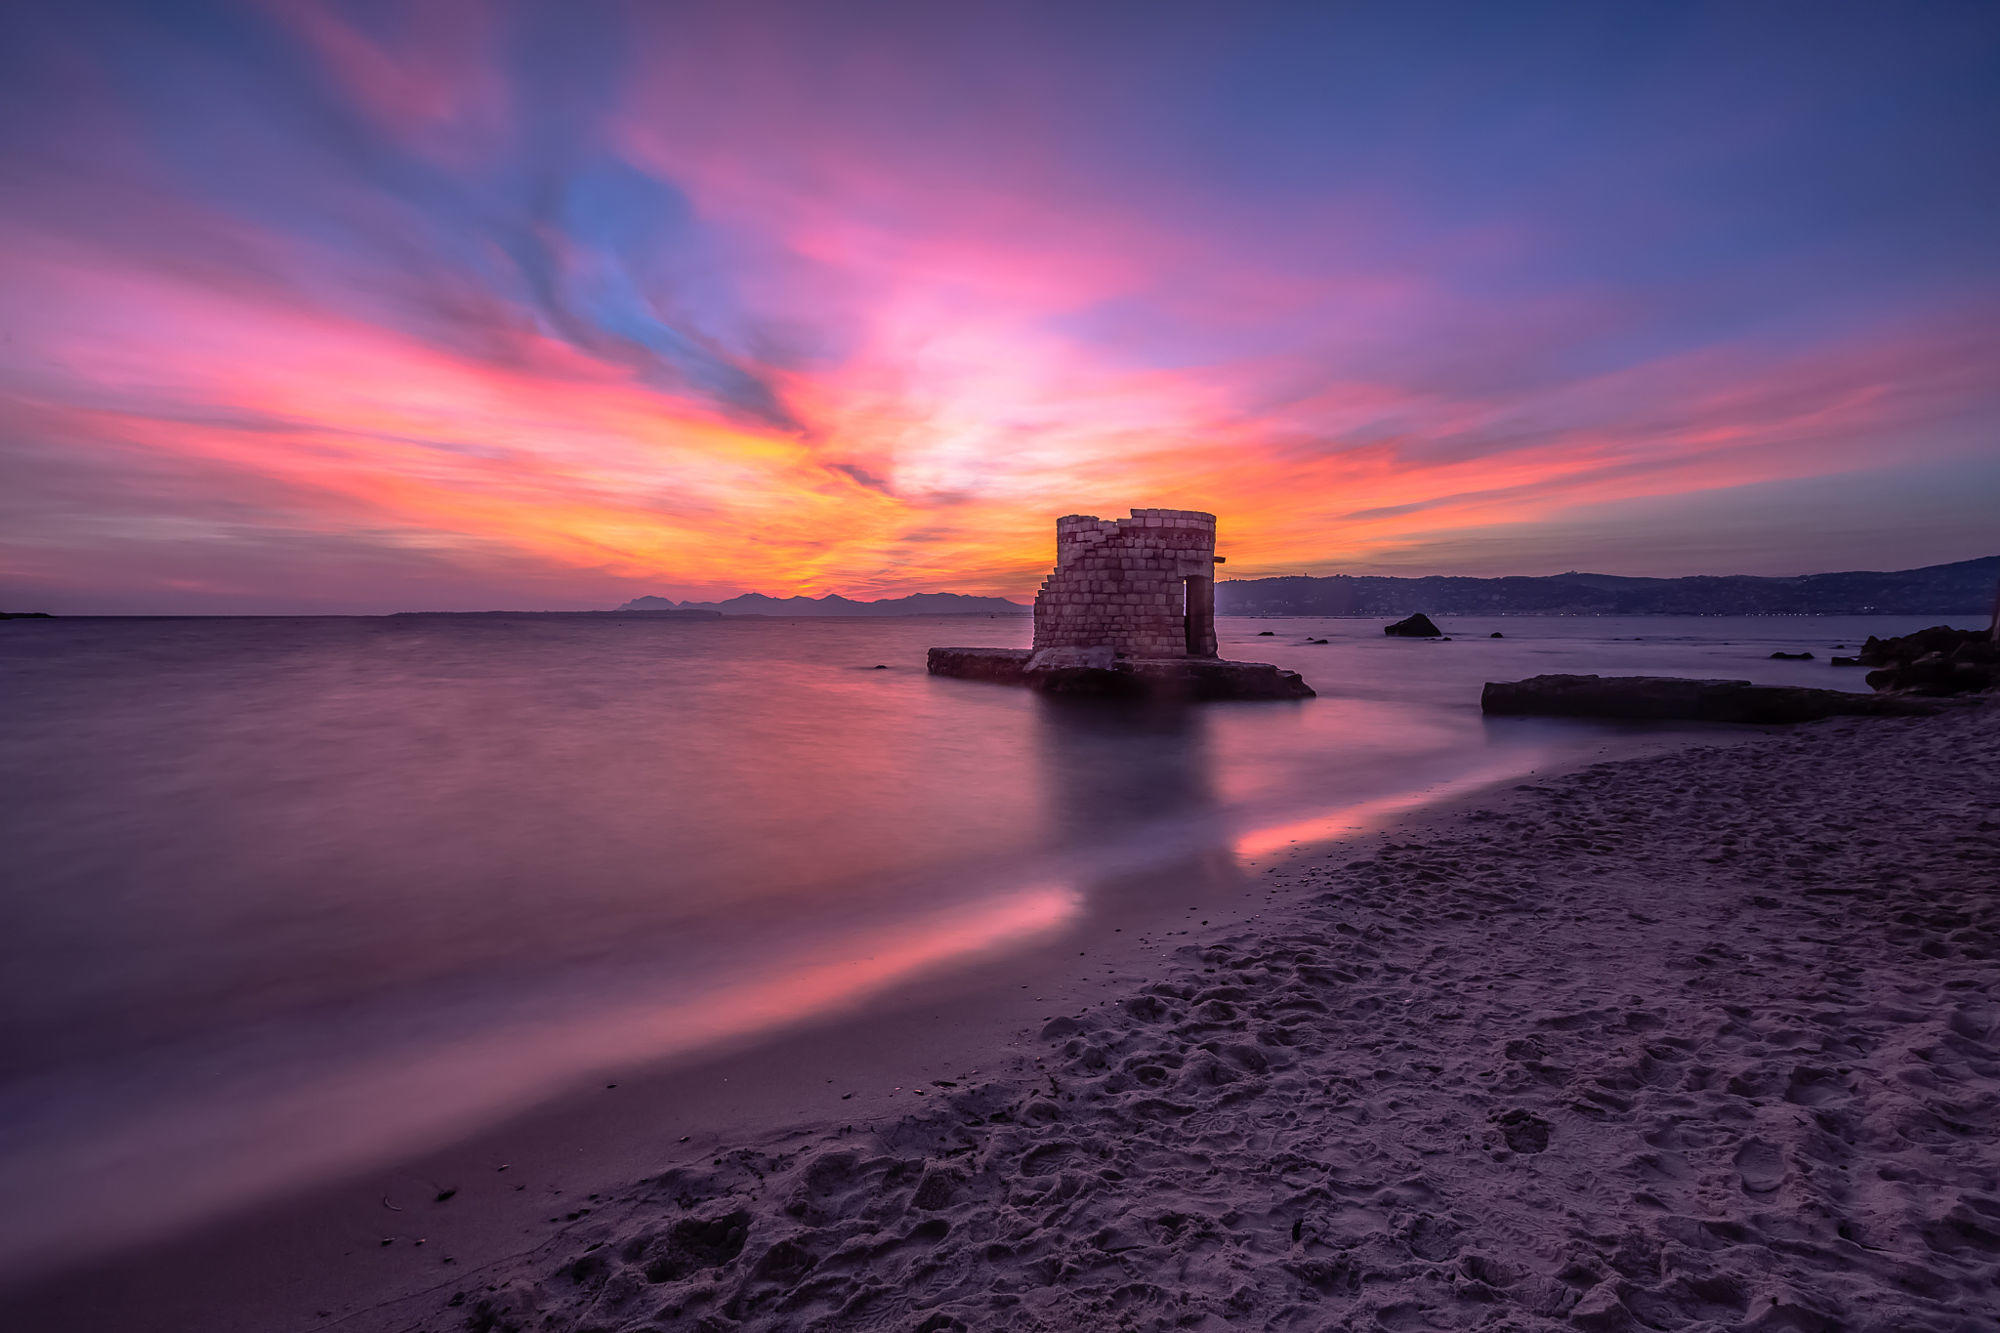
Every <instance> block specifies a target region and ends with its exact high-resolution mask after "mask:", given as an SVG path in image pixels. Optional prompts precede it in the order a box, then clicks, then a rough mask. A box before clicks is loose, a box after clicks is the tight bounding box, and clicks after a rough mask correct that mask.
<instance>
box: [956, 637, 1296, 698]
mask: <svg viewBox="0 0 2000 1333" xmlns="http://www.w3.org/2000/svg"><path fill="white" fill-rule="evenodd" d="M929 665H930V672H931V674H932V675H933V676H952V677H955V678H957V679H959V680H983V681H990V682H992V683H993V684H996V685H1025V686H1027V687H1028V688H1029V689H1032V690H1037V691H1039V692H1041V693H1043V694H1061V695H1073V696H1094V697H1100V698H1118V699H1132V698H1142V699H1185V700H1189V701H1193V702H1201V703H1210V702H1221V701H1226V700H1232V699H1246V700H1260V699H1310V698H1312V697H1313V694H1314V692H1313V688H1312V686H1310V685H1308V684H1306V683H1305V681H1304V679H1302V678H1301V677H1300V675H1299V673H1298V672H1296V671H1285V670H1282V669H1280V668H1278V667H1275V666H1272V665H1271V664H1269V663H1268V662H1225V661H1223V660H1222V659H1220V658H1214V657H1119V656H1117V655H1116V654H1115V653H1113V652H1112V651H1111V650H1110V649H1108V648H1045V649H1043V650H1041V651H1040V652H1035V651H1033V650H1030V649H1027V648H933V649H931V651H930V663H929Z"/></svg>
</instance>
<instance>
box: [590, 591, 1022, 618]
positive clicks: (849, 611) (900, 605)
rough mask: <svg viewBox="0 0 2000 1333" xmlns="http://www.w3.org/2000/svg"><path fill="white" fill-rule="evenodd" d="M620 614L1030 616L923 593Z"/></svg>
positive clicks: (649, 606)
mask: <svg viewBox="0 0 2000 1333" xmlns="http://www.w3.org/2000/svg"><path fill="white" fill-rule="evenodd" d="M618 609H619V610H620V611H720V612H721V613H722V614H723V615H725V616H964V615H1008V616H1018V615H1026V614H1027V613H1028V608H1027V607H1025V606H1022V605H1021V604H1020V603H1018V602H1010V601H1008V600H1007V599H1006V598H1004V597H970V596H967V595H966V594H964V593H957V592H919V593H912V594H910V595H909V596H908V597H885V598H883V599H882V600H880V601H876V602H856V601H852V600H850V599H849V598H846V597H842V596H839V595H838V594H829V595H827V596H825V597H766V596H765V595H764V594H763V593H761V592H746V593H744V594H743V595H742V596H740V597H731V598H730V599H729V600H728V601H725V602H676V601H673V600H672V599H670V598H666V597H634V598H633V599H632V600H631V601H629V602H627V603H625V605H623V606H621V607H619V608H618Z"/></svg>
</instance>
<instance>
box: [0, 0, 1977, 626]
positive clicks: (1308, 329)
mask: <svg viewBox="0 0 2000 1333" xmlns="http://www.w3.org/2000/svg"><path fill="white" fill-rule="evenodd" d="M1997 216H2000V6H1995V5H1993V4H1990V3H1970V4H1962V5H1961V4H1954V3H1950V2H1949V0H1927V2H1926V3H1924V4H1920V5H1911V4H1905V3H1881V4H1869V5H1848V4H1841V3H1828V2H1827V0H1817V2H1815V3H1807V4H1796V5H1794V4H1783V3H1777V2H1775V0H1772V2H1768V3H1766V2H1763V0H1751V2H1749V3H1726V4H1717V5H1713V6H1704V5H1700V4H1693V3H1674V4H1659V5H1654V4H1647V3H1636V2H1634V3H1621V4H1616V5H1604V4H1598V3H1590V4H1579V5H1569V6H1538V5H1533V4H1526V3H1510V4H1505V5H1493V4H1484V3H1477V4H1466V5H1441V4H1436V5H1434V4H1425V3H1393V4H1392V3H1383V4H1368V5H1343V4H1336V3H1316V4H1300V5H1261V4H1254V3H1235V4H1221V3H1216V4H1206V5H1178V4H1172V3H1165V2H1154V3H1145V4H1131V5H1124V4H1115V3H1109V2H1105V3H1087V4H1079V3H1075V2H1074V0H1068V2H1066V3H1062V4H1051V5H1036V4H1030V3H1011V4H1004V5H993V6H983V5H979V4H974V3H969V2H968V3H950V4H935V3H926V4H909V5H882V4H871V3H867V2H866V0H850V2H843V3H841V4H837V5H829V4H796V5H764V4H758V3H751V2H749V0H744V2H742V3H727V4H714V5H699V4H674V3H664V2H655V3H638V4H630V5H622V4H617V3H613V2H612V0H570V2H568V3H560V4H557V3H548V4H507V3H501V2H500V0H490V2H489V0H478V2H474V0H369V2H368V3H331V2H322V0H264V2H260V3H229V4H223V3H207V2H206V0H186V2H185V3H173V4H152V5H139V4H132V5H121V4H100V3H96V2H95V0H60V2H55V0H48V2H44V0H14V2H13V3H11V4H9V5H7V6H5V7H0V255H4V260H0V609H12V610H49V611H55V612H59V613H61V612H71V613H90V612H98V613H126V612H176V613H197V612H199V613H207V612H219V613H235V612H242V613H248V612H374V611H388V610H399V609H426V608H428V609H485V608H493V607H515V608H586V607H603V606H615V605H617V604H618V603H620V602H622V601H624V600H626V599H627V598H630V597H633V596H637V595H640V594H645V593H650V594H657V595H663V596H668V597H675V598H711V597H717V596H727V595H730V594H733V593H736V592H740V591H746V590H754V591H760V592H765V593H770V594H774V595H785V594H797V593H803V594H809V595H820V594H824V593H829V592H838V593H842V594H844V595H847V596H852V597H881V596H895V595H900V594H903V593H909V592H920V591H946V590H949V591H960V592H968V593H985V594H1001V595H1008V596H1013V597H1016V598H1021V599H1026V598H1027V597H1029V596H1031V595H1032V593H1033V590H1034V588H1035V586H1036V584H1037V583H1038V581H1039V580H1040V578H1041V576H1042V574H1043V573H1044V572H1045V569H1046V566H1047V564H1048V563H1049V561H1050V559H1051V558H1052V557H1051V551H1052V548H1053V531H1054V519H1055V518H1056V517H1057V516H1058V515H1060V514H1065V513H1097V514H1103V515H1108V516H1115V515H1121V514H1123V513H1124V512H1125V511H1126V510H1127V509H1130V508H1133V507H1151V506H1166V507H1176V508H1193V509H1203V510H1209V511H1212V512H1214V513H1216V514H1218V515H1219V516H1220V549H1221V550H1222V552H1223V553H1224V554H1225V555H1227V557H1228V559H1229V564H1228V567H1227V573H1228V574H1229V576H1231V577H1238V578H1241V577H1256V576H1259V575H1266V574H1297V573H1316V574H1317V573H1340V572H1348V573H1401V574H1429V573H1460V574H1501V573H1508V574H1516V573H1519V574H1535V573H1549V572H1556V571H1561V570H1567V569H1587V570H1594V571H1600V572H1607V573H1623V574H1651V575H1674V574H1689V573H1761V574H1796V573H1806V572H1813V571H1819V570H1831V569H1897V568H1907V567H1912V566H1916V565H1922V564H1931V563H1939V562H1943V561H1948V560H1959V559H1968V558H1972V557H1975V556H1983V555H1989V554H1993V553H1995V552H1996V551H2000V518H1996V514H2000V424H1996V423H2000V411H1996V409H2000V228H1996V226H1995V224H1994V218H1995V217H1997Z"/></svg>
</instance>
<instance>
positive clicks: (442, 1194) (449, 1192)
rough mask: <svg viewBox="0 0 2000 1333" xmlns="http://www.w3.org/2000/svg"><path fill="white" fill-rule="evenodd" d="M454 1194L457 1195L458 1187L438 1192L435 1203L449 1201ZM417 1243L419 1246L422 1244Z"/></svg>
mask: <svg viewBox="0 0 2000 1333" xmlns="http://www.w3.org/2000/svg"><path fill="white" fill-rule="evenodd" d="M456 1193H458V1186H456V1185H453V1186H452V1187H451V1188H450V1189H442V1190H439V1191H438V1196H437V1202H439V1203H443V1202H444V1201H445V1200H446V1199H449V1198H450V1197H451V1196H452V1195H454V1194H456ZM418 1243H419V1244H421V1243H422V1242H418Z"/></svg>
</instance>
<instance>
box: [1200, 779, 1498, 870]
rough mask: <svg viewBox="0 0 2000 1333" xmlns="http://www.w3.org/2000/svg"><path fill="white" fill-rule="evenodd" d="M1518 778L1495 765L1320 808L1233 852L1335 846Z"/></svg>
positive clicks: (1242, 841) (1264, 831) (1242, 842)
mask: <svg viewBox="0 0 2000 1333" xmlns="http://www.w3.org/2000/svg"><path fill="white" fill-rule="evenodd" d="M1518 776H1520V769H1519V768H1517V767H1513V766H1508V767H1506V768H1498V767H1495V768H1491V769H1484V770H1481V771H1479V772H1476V773H1472V774H1469V775H1468V776H1466V777H1463V778H1455V779H1453V780H1452V781H1449V782H1440V783H1437V784H1435V785H1433V786H1429V787H1421V788H1419V789H1417V790H1416V791H1408V792H1397V793H1395V794H1394V795H1390V796H1382V797H1378V798H1376V799H1374V800H1370V801H1360V802H1357V803H1356V804H1354V805H1343V806H1340V807H1338V808H1336V809H1333V810H1322V811H1320V812H1318V813H1317V814H1312V815H1307V816H1306V817H1304V818H1303V819H1292V820H1287V821H1285V822H1284V823H1281V824H1268V825H1266V826H1264V827H1263V828H1255V829H1251V830H1249V831H1248V832H1247V833H1239V834H1237V835H1236V836H1235V837H1234V838H1233V839H1231V841H1230V850H1231V851H1233V852H1235V853H1236V855H1237V856H1238V857H1241V858H1242V859H1244V860H1246V861H1247V860H1254V859H1256V858H1257V857H1260V856H1270V855H1273V854H1275V853H1279V852H1288V851H1297V850H1303V849H1304V848H1305V847H1307V846H1310V845H1311V844H1314V843H1322V842H1333V841H1336V840H1338V839H1341V838H1351V837H1353V836H1355V835H1356V834H1359V833H1372V832H1374V831H1375V830H1377V829H1379V828H1381V827H1382V826H1383V825H1385V824H1387V823H1389V822H1390V821H1391V820H1393V819H1395V818H1396V817H1398V816H1400V815H1405V814H1408V813H1409V812H1410V811H1412V810H1416V809H1420V808H1422V807H1424V806H1428V805H1436V804H1438V803H1439V802H1441V801H1448V800H1451V799H1452V798H1453V797H1457V796H1463V795H1466V794H1467V793H1469V792H1475V791H1478V790H1479V789H1480V788H1482V787H1486V786H1489V785H1491V784H1492V783H1495V782H1497V781H1499V780H1500V779H1502V778H1506V777H1518Z"/></svg>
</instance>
